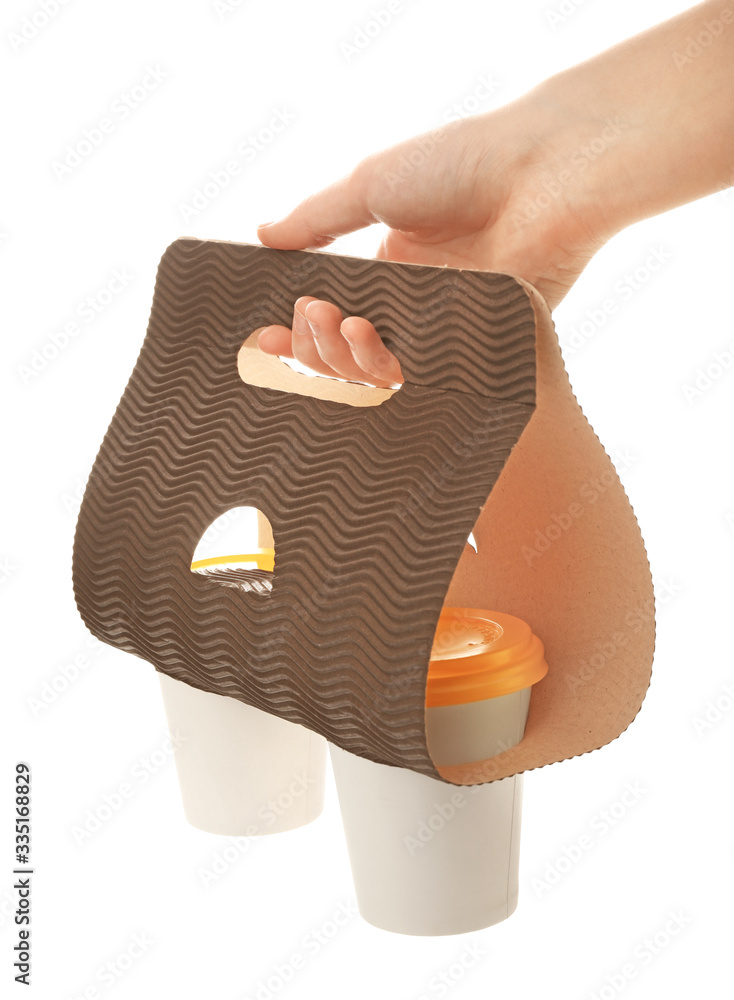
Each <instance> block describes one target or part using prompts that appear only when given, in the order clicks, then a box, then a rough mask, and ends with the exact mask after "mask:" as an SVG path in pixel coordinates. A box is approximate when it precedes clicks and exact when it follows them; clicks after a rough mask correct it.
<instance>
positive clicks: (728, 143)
mask: <svg viewBox="0 0 734 1000" xmlns="http://www.w3.org/2000/svg"><path fill="white" fill-rule="evenodd" d="M719 6H720V4H716V3H713V2H710V3H704V4H702V5H700V6H699V7H697V8H694V9H693V10H691V11H686V12H685V13H684V14H682V15H679V17H677V18H673V19H672V20H671V21H668V22H665V23H664V24H663V25H660V26H658V27H657V28H654V29H651V30H650V31H648V32H645V33H644V34H642V35H639V36H635V38H633V39H631V40H629V41H628V42H624V43H622V44H621V45H618V46H615V47H614V48H612V49H610V50H608V51H607V52H604V53H602V54H601V55H600V56H597V57H596V58H595V59H593V60H590V61H589V62H587V63H582V64H581V65H580V66H577V67H573V68H572V69H570V70H567V71H565V72H563V73H561V74H558V76H556V77H553V78H551V79H550V80H548V81H546V82H545V83H544V84H541V85H540V86H539V87H536V88H535V89H534V90H532V91H530V92H529V93H528V94H525V95H524V96H523V97H521V98H519V99H518V100H516V101H514V102H512V103H511V104H508V105H505V106H504V107H502V108H499V109H497V110H493V111H489V112H486V113H485V114H482V115H475V116H473V117H470V118H465V119H463V120H460V121H455V122H451V123H449V124H447V125H445V126H443V127H441V128H439V129H436V130H434V131H432V132H428V133H425V134H424V135H420V136H417V137H415V138H412V139H409V140H407V141H405V142H402V143H400V144H398V145H396V146H393V147H391V148H389V149H386V150H383V151H381V152H378V153H375V154H373V155H371V156H368V157H367V158H366V159H364V160H362V161H361V162H360V163H358V164H357V166H356V167H355V168H354V169H353V170H352V171H351V172H350V173H349V174H347V175H346V176H344V177H342V178H341V179H340V180H337V181H336V182H335V183H333V184H331V185H330V186H329V187H327V188H325V189H324V190H322V191H320V192H318V193H317V194H314V195H311V196H310V197H309V198H307V199H306V200H305V201H303V202H301V204H300V205H298V206H297V207H296V208H295V209H294V210H293V211H292V212H290V213H289V214H288V215H287V216H286V217H285V218H284V219H282V220H280V221H278V222H274V223H269V224H266V225H263V226H260V227H259V228H258V237H259V239H260V240H261V242H262V243H264V244H265V245H266V246H271V247H275V248H279V249H290V250H293V249H309V248H310V249H318V248H321V247H325V246H327V245H328V244H330V243H331V242H333V240H335V239H336V238H337V237H338V236H341V235H344V234H345V233H349V232H353V231H354V230H356V229H361V228H363V227H365V226H368V225H371V224H373V223H376V222H382V223H384V224H385V225H387V226H388V227H389V230H388V232H387V233H386V234H385V236H384V238H383V240H382V242H381V244H380V247H379V249H378V251H377V254H376V256H377V257H378V258H382V259H388V260H393V261H404V262H409V263H418V264H432V265H439V266H441V265H448V266H449V267H457V268H477V269H482V270H490V271H500V272H505V273H509V274H513V275H516V276H517V277H520V278H524V279H526V280H527V281H529V282H531V283H532V284H533V285H535V287H536V288H537V289H538V290H539V291H540V292H541V294H542V295H543V296H544V297H545V299H546V300H547V302H548V304H549V306H550V307H551V309H553V308H555V306H557V305H558V303H559V302H560V301H561V300H562V299H563V297H564V296H565V295H566V293H567V292H568V290H569V289H570V288H571V286H572V285H573V283H574V282H575V280H576V279H577V277H578V276H579V274H580V273H581V272H582V270H583V269H584V267H585V266H586V264H587V263H588V261H589V260H590V259H591V257H592V256H593V255H594V253H596V252H597V250H598V249H600V247H601V246H603V244H604V243H605V242H606V241H607V240H608V239H609V238H610V237H611V236H612V235H614V234H615V233H616V232H618V231H620V230H621V229H623V228H624V227H625V226H627V225H629V224H630V223H631V222H634V221H637V220H638V219H642V218H645V217H647V216H649V215H654V214H655V213H656V212H659V211H664V210H665V209H667V208H670V207H673V206H674V205H677V204H683V203H684V202H685V201H689V200H691V199H692V198H696V197H701V196H702V195H704V194H707V193H709V192H710V191H712V190H715V189H716V187H717V185H718V186H719V187H721V186H722V184H721V180H722V178H723V177H725V176H727V171H730V170H731V164H732V163H734V139H733V136H734V133H733V132H732V130H731V127H730V120H731V118H732V115H733V114H734V74H732V72H731V68H730V67H731V62H732V56H733V55H734V52H732V48H733V46H732V42H733V41H734V26H732V27H731V29H730V31H729V33H728V35H724V36H723V37H724V39H725V41H726V44H724V42H723V41H722V42H721V43H720V44H719V47H718V49H714V48H712V49H711V50H709V51H708V52H707V54H706V57H705V58H700V59H699V60H698V61H697V62H696V63H694V64H693V65H692V66H691V67H690V68H686V74H685V76H684V75H683V74H681V72H680V71H679V69H678V68H677V67H675V66H674V64H673V62H672V61H671V53H674V52H675V46H676V45H679V46H680V47H681V50H683V49H684V48H685V44H686V37H687V35H688V33H689V32H690V31H691V30H692V29H693V28H695V26H696V24H697V23H698V20H701V19H702V18H704V17H705V16H708V17H709V18H710V17H711V16H712V14H713V13H714V9H716V10H718V7H719ZM704 111H705V113H703V112H704ZM258 344H259V346H260V347H261V349H262V350H264V351H266V352H267V353H270V354H277V355H280V356H282V357H293V358H296V359H297V360H299V361H300V362H302V363H303V364H305V365H307V366H308V367H309V368H311V369H312V370H314V371H316V372H318V373H320V374H323V375H330V376H336V377H340V378H346V379H350V380H356V381H366V382H369V383H371V384H373V385H380V386H385V385H391V384H395V383H398V382H400V381H401V380H402V377H401V374H400V366H399V363H398V361H397V359H396V358H395V357H394V356H393V355H392V354H391V353H390V352H389V351H388V350H387V348H385V346H384V345H383V343H382V341H381V339H380V337H379V331H377V330H376V329H375V327H374V326H373V325H372V324H371V323H369V322H368V320H367V319H365V318H361V317H347V318H346V319H343V318H342V313H341V311H340V310H339V308H338V307H337V306H336V305H335V304H334V303H330V302H326V301H324V300H319V299H315V298H314V297H312V296H303V297H301V298H300V299H298V301H297V302H296V303H295V307H294V316H293V325H292V329H289V328H288V327H285V326H271V327H268V328H266V329H265V330H263V331H262V333H261V335H260V339H259V341H258Z"/></svg>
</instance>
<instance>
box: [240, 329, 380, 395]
mask: <svg viewBox="0 0 734 1000" xmlns="http://www.w3.org/2000/svg"><path fill="white" fill-rule="evenodd" d="M264 329H265V327H263V326H260V327H258V328H257V329H256V330H253V332H252V333H251V334H250V336H249V337H248V338H247V340H245V342H244V343H243V344H242V346H241V347H240V349H239V352H238V354H237V372H238V374H239V376H240V378H241V379H242V381H243V382H244V383H245V384H246V385H255V386H260V387H262V388H264V389H281V390H283V391H285V392H292V393H294V394H295V395H297V396H310V397H311V398H312V399H329V400H333V401H334V402H336V403H346V404H347V405H348V406H379V405H380V404H381V403H384V402H385V401H386V400H388V399H390V397H391V396H392V395H393V393H395V392H398V391H399V390H400V386H396V387H395V388H394V389H381V388H378V387H377V386H373V385H364V384H363V383H361V382H347V381H345V380H344V379H339V378H332V377H330V376H328V375H320V374H318V372H313V371H311V370H310V369H308V368H306V367H305V365H301V364H300V363H299V362H298V361H294V360H293V359H291V358H277V357H275V355H273V354H266V353H265V352H264V351H261V350H260V348H259V347H258V346H257V338H258V336H259V335H260V331H261V330H264Z"/></svg>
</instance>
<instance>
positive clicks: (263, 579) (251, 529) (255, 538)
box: [190, 507, 275, 596]
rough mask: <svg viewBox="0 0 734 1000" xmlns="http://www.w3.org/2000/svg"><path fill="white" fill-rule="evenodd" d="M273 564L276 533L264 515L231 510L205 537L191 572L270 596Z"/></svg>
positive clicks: (251, 510)
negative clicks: (274, 535)
mask: <svg viewBox="0 0 734 1000" xmlns="http://www.w3.org/2000/svg"><path fill="white" fill-rule="evenodd" d="M274 562H275V544H274V541H273V529H272V526H271V524H270V521H269V520H268V518H267V517H266V516H265V514H263V512H262V511H261V510H259V509H258V508H257V507H232V508H230V510H227V511H225V512H224V513H223V514H220V516H219V517H218V518H216V519H215V520H214V521H212V523H211V524H210V525H209V527H208V528H207V529H206V531H205V532H204V533H203V535H202V536H201V538H200V539H199V542H198V544H197V546H196V548H195V549H194V554H193V556H192V559H191V567H190V568H191V572H192V573H196V574H197V575H198V576H203V577H205V578H206V579H207V580H209V581H211V582H212V583H214V584H217V585H219V586H223V587H233V588H234V589H236V590H243V591H249V592H253V593H257V594H264V595H266V596H267V595H269V594H270V593H271V591H272V588H273V566H274Z"/></svg>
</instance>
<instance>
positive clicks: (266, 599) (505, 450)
mask: <svg viewBox="0 0 734 1000" xmlns="http://www.w3.org/2000/svg"><path fill="white" fill-rule="evenodd" d="M301 294H311V295H315V296H318V297H323V298H326V299H330V300H332V301H334V302H336V303H338V305H339V306H340V307H341V308H342V309H344V310H345V311H346V312H348V313H353V314H356V315H364V316H367V317H368V318H369V319H371V320H372V321H373V322H374V323H375V325H376V326H377V328H378V330H379V331H380V332H381V334H382V335H383V336H384V338H385V340H386V341H387V342H388V343H389V344H390V346H391V348H392V349H393V350H394V351H395V353H396V354H397V356H398V357H399V358H400V361H401V365H402V369H403V374H404V376H405V379H406V382H405V384H404V386H403V387H402V389H401V390H400V391H399V392H396V393H394V394H393V396H392V397H391V398H390V399H388V400H386V401H385V402H383V403H382V404H381V405H379V406H374V407H362V408H355V407H350V406H347V405H345V404H342V403H336V402H331V401H327V400H317V399H312V398H310V397H305V396H297V395H294V394H289V393H284V392H281V391H278V390H272V389H265V388H259V387H255V386H249V385H245V384H243V383H242V381H241V380H240V378H239V376H238V373H237V352H238V350H239V348H240V346H241V344H242V342H243V340H244V339H245V338H246V337H247V336H248V335H249V334H250V333H251V332H252V330H253V329H255V328H257V327H258V326H261V325H264V324H266V323H274V322H275V323H286V324H288V325H290V317H291V315H292V308H293V301H294V300H295V298H297V297H298V296H299V295H301ZM534 387H535V330H534V318H533V311H532V307H531V305H530V302H529V300H528V298H527V295H526V293H525V292H524V290H523V289H522V287H521V286H520V285H519V284H518V282H516V281H515V280H514V279H513V278H511V277H508V276H506V275H496V274H489V273H482V272H474V271H457V270H452V269H445V268H437V267H426V266H416V265H408V264H397V263H390V262H386V261H375V260H362V259H358V258H350V257H341V256H337V255H334V254H326V253H309V252H305V251H276V250H270V249H267V248H263V247H254V246H248V245H244V244H234V243H224V242H215V241H198V240H188V239H185V240H177V241H176V242H175V243H173V244H171V246H170V247H169V248H168V249H167V251H166V253H165V254H164V256H163V258H162V260H161V263H160V266H159V270H158V276H157V280H156V287H155V295H154V301H153V307H152V311H151V317H150V324H149V327H148V333H147V336H146V339H145V342H144V344H143V347H142V350H141V352H140V356H139V358H138V361H137V364H136V366H135V369H134V371H133V374H132V376H131V378H130V381H129V383H128V385H127V388H126V389H125V393H124V395H123V397H122V399H121V401H120V404H119V406H118V408H117V410H116V412H115V415H114V418H113V420H112V423H111V425H110V427H109V430H108V432H107V434H106V436H105V438H104V441H103V444H102V447H101V449H100V452H99V454H98V456H97V460H96V462H95V465H94V468H93V470H92V473H91V476H90V479H89V483H88V486H87V489H86V492H85V495H84V499H83V503H82V507H81V511H80V515H79V521H78V524H77V532H76V537H75V543H74V588H75V594H76V599H77V604H78V607H79V610H80V613H81V615H82V617H83V618H84V621H85V622H86V624H87V625H88V626H89V628H90V629H91V631H92V632H93V633H94V634H95V635H97V636H98V637H99V638H101V639H103V640H104V641H106V642H108V643H111V644H112V645H114V646H117V647H119V648H121V649H125V650H128V651H129V652H132V653H135V654H137V655H138V656H141V657H143V658H145V659H146V660H149V661H150V662H151V663H152V664H153V665H154V666H155V667H156V669H157V670H160V671H162V672H163V673H166V674H169V675H170V676H172V677H175V678H177V679H179V680H182V681H185V682H186V683H188V684H191V685H192V686H194V687H197V688H201V689H202V690H205V691H212V692H215V693H217V694H222V695H228V696H231V697H234V698H238V699H240V700H241V701H244V702H246V703H248V704H251V705H255V706H256V707H258V708H260V709H264V710H265V711H269V712H272V713H273V714H275V715H278V716H280V717H282V718H285V719H288V720H290V721H292V722H298V723H301V724H303V725H305V726H307V727H308V728H310V729H312V730H315V731H316V732H319V733H321V734H323V735H324V736H326V737H327V738H328V739H329V740H331V741H332V742H334V743H336V744H337V745H339V746H341V747H343V748H344V749H346V750H349V751H351V752H353V753H356V754H359V755H361V756H365V757H368V758H370V759H371V760H375V761H378V762H380V763H387V764H395V765H399V766H403V767H409V768H412V769H413V770H416V771H420V772H422V773H425V774H429V775H431V776H433V777H439V775H438V772H437V771H436V769H435V767H434V765H433V763H432V761H431V759H430V756H429V754H428V751H427V748H426V738H425V724H424V693H425V678H426V672H427V667H428V657H429V653H430V648H431V643H432V639H433V633H434V631H435V627H436V622H437V620H438V614H439V612H440V609H441V606H442V603H443V600H444V597H445V594H446V591H447V588H448V585H449V582H450V580H451V577H452V574H453V572H454V569H455V567H456V563H457V561H458V559H459V556H460V555H461V552H462V550H463V547H464V543H465V540H466V538H467V535H468V534H469V532H470V531H471V529H472V527H473V525H474V522H475V521H476V519H477V516H478V514H479V511H480V509H481V507H482V506H483V504H484V503H485V501H486V499H487V497H488V495H489V493H490V491H491V489H492V487H493V485H494V483H495V482H496V480H497V478H498V476H499V474H500V472H501V471H502V468H503V466H504V464H505V462H506V460H507V458H508V456H509V454H510V450H511V449H512V447H513V445H514V444H515V443H516V441H517V440H518V438H519V436H520V434H521V433H522V430H523V428H524V427H525V425H526V423H527V421H528V419H529V418H530V415H531V413H532V412H533V406H534V398H535V396H534ZM245 505H250V506H255V507H258V508H260V509H261V510H262V511H263V512H264V513H265V514H266V516H267V517H268V518H269V520H270V523H271V525H272V527H273V533H274V538H275V553H276V562H275V571H274V574H273V577H272V589H271V590H270V592H269V593H268V592H267V591H264V592H258V591H256V590H245V589H243V586H242V581H236V580H234V579H233V580H232V581H229V582H230V584H231V585H229V586H221V583H222V582H225V581H224V580H222V578H221V574H220V575H219V579H218V581H217V580H215V579H212V578H211V577H210V576H209V575H207V574H200V573H192V572H190V570H189V564H190V561H191V557H192V554H193V552H194V549H195V547H196V544H197V542H198V540H199V538H200V537H201V535H202V533H203V532H204V530H205V529H206V528H207V527H208V525H209V524H210V523H211V522H212V521H213V520H214V519H215V518H216V517H218V516H219V515H221V514H223V513H224V512H225V511H227V510H229V509H230V508H232V507H239V506H245Z"/></svg>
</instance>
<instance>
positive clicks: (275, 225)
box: [257, 169, 379, 250]
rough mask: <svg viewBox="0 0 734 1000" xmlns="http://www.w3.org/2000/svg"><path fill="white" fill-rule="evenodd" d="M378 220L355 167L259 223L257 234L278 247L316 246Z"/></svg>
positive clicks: (303, 248) (260, 238)
mask: <svg viewBox="0 0 734 1000" xmlns="http://www.w3.org/2000/svg"><path fill="white" fill-rule="evenodd" d="M378 221H379V220H378V219H376V218H375V217H374V216H373V215H372V213H371V212H370V211H369V210H368V208H367V203H366V183H365V179H364V173H363V172H361V171H359V170H357V169H355V170H353V171H352V172H351V173H350V174H347V175H346V176H344V177H342V178H340V179H339V180H337V181H334V183H333V184H330V185H329V186H328V187H325V188H324V189H323V190H322V191H319V192H317V193H316V194H312V195H309V197H308V198H306V199H305V200H304V201H302V202H301V203H300V204H299V205H297V206H296V207H295V208H294V209H293V211H292V212H289V213H288V215H286V216H285V218H283V219H280V220H278V222H267V223H264V224H263V225H260V226H258V227H257V237H258V239H259V240H260V242H261V243H264V244H265V246H268V247H273V248H275V249H277V250H306V249H318V248H319V247H325V246H328V244H329V243H332V242H333V241H334V240H335V239H336V238H337V237H338V236H343V235H344V234H345V233H351V232H354V230H355V229H363V228H364V227H365V226H370V225H372V223H373V222H378Z"/></svg>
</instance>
